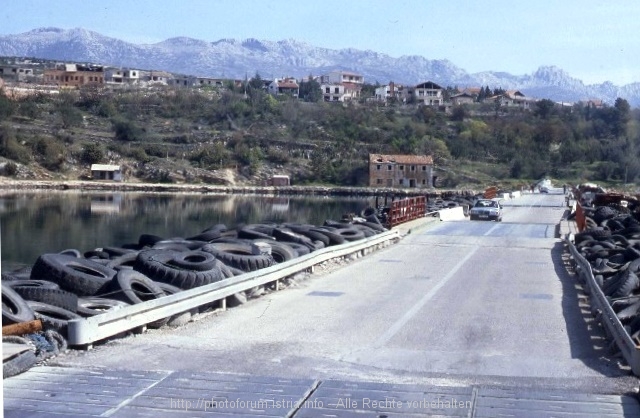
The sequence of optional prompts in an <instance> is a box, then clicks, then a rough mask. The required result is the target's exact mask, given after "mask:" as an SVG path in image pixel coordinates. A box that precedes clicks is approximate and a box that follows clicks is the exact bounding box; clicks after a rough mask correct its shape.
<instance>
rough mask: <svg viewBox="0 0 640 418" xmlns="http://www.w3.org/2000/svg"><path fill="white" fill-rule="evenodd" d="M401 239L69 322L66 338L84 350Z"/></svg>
mask: <svg viewBox="0 0 640 418" xmlns="http://www.w3.org/2000/svg"><path fill="white" fill-rule="evenodd" d="M399 237H400V234H399V232H398V230H391V231H386V232H383V233H381V234H378V235H374V236H373V237H369V238H366V239H363V240H359V241H353V242H347V243H345V244H341V245H336V246H331V247H327V248H323V249H321V250H318V251H314V252H312V253H310V254H307V255H304V256H302V257H297V258H295V259H293V260H290V261H286V262H284V263H280V264H276V265H274V266H271V267H268V268H265V269H261V270H257V271H253V272H250V273H245V274H242V275H239V276H235V277H231V278H228V279H225V280H221V281H219V282H215V283H211V284H208V285H205V286H201V287H197V288H194V289H189V290H184V291H182V292H180V293H176V294H174V295H169V296H164V297H162V298H160V299H153V300H149V301H146V302H143V303H139V304H136V305H131V306H126V307H124V308H121V309H118V310H114V311H111V312H106V313H104V314H101V315H96V316H93V317H90V318H82V319H73V320H70V321H69V326H68V331H67V336H68V343H69V345H70V346H85V345H90V344H92V343H94V342H96V341H100V340H104V339H106V338H108V337H111V336H114V335H117V334H120V333H123V332H126V331H130V330H133V329H136V328H139V327H142V326H145V325H146V324H148V323H150V322H153V321H157V320H159V319H162V318H167V317H169V316H172V315H175V314H178V313H182V312H185V311H189V310H191V309H193V308H196V307H198V306H201V305H204V304H207V303H211V302H215V301H217V300H221V299H224V298H226V297H228V296H231V295H233V294H234V293H238V292H242V291H244V290H247V289H251V288H253V287H256V286H260V285H263V284H265V283H271V282H277V281H278V280H280V279H283V278H285V277H288V276H291V275H294V274H296V273H298V272H301V271H305V270H307V269H310V268H312V267H313V266H314V265H316V264H319V263H322V262H325V261H327V260H330V259H333V258H338V257H344V256H346V255H349V254H353V253H357V252H361V253H362V255H365V254H367V253H368V250H369V249H370V248H371V247H374V246H377V245H380V244H382V243H384V242H387V241H390V240H393V239H397V238H399Z"/></svg>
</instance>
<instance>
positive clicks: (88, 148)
mask: <svg viewBox="0 0 640 418" xmlns="http://www.w3.org/2000/svg"><path fill="white" fill-rule="evenodd" d="M80 159H81V160H82V161H83V162H85V163H87V164H97V163H99V162H101V161H102V160H103V159H104V151H103V150H102V147H101V146H100V145H99V144H96V143H94V142H90V143H88V144H86V145H85V146H84V148H83V149H82V155H81V156H80Z"/></svg>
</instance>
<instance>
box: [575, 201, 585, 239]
mask: <svg viewBox="0 0 640 418" xmlns="http://www.w3.org/2000/svg"><path fill="white" fill-rule="evenodd" d="M576 226H577V227H578V231H580V232H582V231H584V229H585V228H586V227H587V219H586V218H585V216H584V210H582V205H581V204H580V202H578V203H577V204H576Z"/></svg>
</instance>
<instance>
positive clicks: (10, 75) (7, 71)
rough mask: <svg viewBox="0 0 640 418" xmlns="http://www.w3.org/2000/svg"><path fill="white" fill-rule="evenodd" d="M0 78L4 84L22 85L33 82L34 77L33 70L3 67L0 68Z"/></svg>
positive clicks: (19, 67) (10, 66) (9, 66)
mask: <svg viewBox="0 0 640 418" xmlns="http://www.w3.org/2000/svg"><path fill="white" fill-rule="evenodd" d="M0 78H1V79H3V80H5V81H6V82H14V83H15V82H19V83H22V82H29V81H34V80H35V78H36V76H35V74H34V72H33V68H28V67H21V66H17V65H3V66H1V67H0Z"/></svg>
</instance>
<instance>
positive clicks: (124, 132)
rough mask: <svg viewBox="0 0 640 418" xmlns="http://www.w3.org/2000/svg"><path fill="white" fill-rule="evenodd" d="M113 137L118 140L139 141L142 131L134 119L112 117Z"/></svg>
mask: <svg viewBox="0 0 640 418" xmlns="http://www.w3.org/2000/svg"><path fill="white" fill-rule="evenodd" d="M111 123H112V124H113V126H112V129H113V131H114V132H115V137H116V139H117V140H119V141H139V140H141V139H142V135H143V133H144V131H143V130H142V128H140V127H139V126H138V125H137V124H136V123H135V122H134V121H132V120H128V119H114V120H112V121H111Z"/></svg>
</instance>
